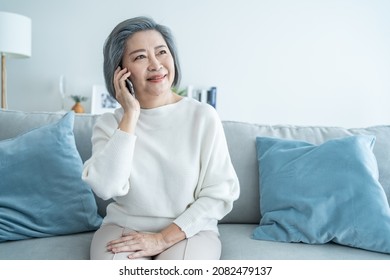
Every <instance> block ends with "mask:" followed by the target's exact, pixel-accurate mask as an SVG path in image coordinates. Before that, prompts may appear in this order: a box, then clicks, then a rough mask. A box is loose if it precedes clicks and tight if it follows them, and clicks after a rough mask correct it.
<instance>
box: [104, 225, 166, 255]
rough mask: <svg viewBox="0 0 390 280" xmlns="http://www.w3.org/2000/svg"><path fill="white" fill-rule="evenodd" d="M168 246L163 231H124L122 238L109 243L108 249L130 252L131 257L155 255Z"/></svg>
mask: <svg viewBox="0 0 390 280" xmlns="http://www.w3.org/2000/svg"><path fill="white" fill-rule="evenodd" d="M168 247H169V246H168V244H166V242H165V240H164V237H163V235H162V234H161V233H145V232H137V231H130V232H127V233H124V234H123V235H122V237H121V238H119V239H116V240H112V241H111V242H109V243H108V244H107V250H108V251H111V252H112V253H120V252H129V253H130V254H129V255H128V258H129V259H137V258H142V257H150V256H155V255H158V254H159V253H161V252H162V251H164V250H165V249H167V248H168Z"/></svg>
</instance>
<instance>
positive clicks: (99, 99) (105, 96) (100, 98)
mask: <svg viewBox="0 0 390 280" xmlns="http://www.w3.org/2000/svg"><path fill="white" fill-rule="evenodd" d="M119 107H120V104H119V103H118V102H117V101H116V100H115V99H114V98H113V97H112V96H111V95H110V94H109V93H108V90H107V89H106V87H105V86H103V85H93V86H92V98H91V114H93V115H100V114H104V113H108V112H111V113H113V112H114V111H115V110H116V109H117V108H119Z"/></svg>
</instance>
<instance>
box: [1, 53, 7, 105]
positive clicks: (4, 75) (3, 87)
mask: <svg viewBox="0 0 390 280" xmlns="http://www.w3.org/2000/svg"><path fill="white" fill-rule="evenodd" d="M6 80H7V73H6V71H5V55H4V54H1V108H2V109H7V92H6V90H7V85H6Z"/></svg>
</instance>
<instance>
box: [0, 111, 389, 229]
mask: <svg viewBox="0 0 390 280" xmlns="http://www.w3.org/2000/svg"><path fill="white" fill-rule="evenodd" d="M62 116H63V113H47V112H19V111H10V110H5V111H4V110H0V141H1V140H3V139H8V138H12V137H15V136H17V135H19V134H21V133H23V132H27V131H29V130H31V129H33V128H37V127H40V126H43V125H45V124H48V123H52V122H55V121H57V120H59V119H60V118H61V117H62ZM98 117H99V116H98V115H89V114H76V116H75V124H74V134H75V140H76V145H77V149H78V151H79V153H80V156H81V158H82V160H83V161H85V160H87V159H88V158H90V156H91V149H92V144H91V136H92V128H93V125H94V124H95V122H96V120H97V118H98ZM223 126H224V129H225V135H226V139H227V143H228V147H229V151H230V155H231V158H232V162H233V165H234V167H235V170H236V172H237V175H238V178H239V181H240V187H241V194H240V197H239V199H238V200H237V201H236V202H235V203H234V207H233V210H232V211H231V212H230V213H229V214H228V215H227V216H226V217H225V218H224V219H223V220H222V221H221V223H253V224H257V223H259V221H260V218H261V216H260V206H259V203H260V202H259V200H260V199H259V173H258V163H257V155H256V146H255V141H256V137H257V136H270V137H279V138H287V139H299V140H303V141H307V142H310V143H313V144H320V143H323V142H324V141H326V140H329V139H332V138H338V137H343V136H348V135H354V134H370V135H375V136H376V137H377V139H376V143H375V146H374V154H375V155H376V158H377V162H378V167H379V181H380V182H381V184H382V186H383V188H384V190H385V192H386V195H387V199H388V201H390V126H373V127H368V128H354V129H345V128H340V127H317V126H291V125H275V126H270V125H260V124H250V123H244V122H234V121H224V122H223ZM96 201H97V204H98V207H99V213H100V214H101V215H103V216H104V215H105V211H106V206H107V204H108V203H109V201H103V200H101V199H100V198H96Z"/></svg>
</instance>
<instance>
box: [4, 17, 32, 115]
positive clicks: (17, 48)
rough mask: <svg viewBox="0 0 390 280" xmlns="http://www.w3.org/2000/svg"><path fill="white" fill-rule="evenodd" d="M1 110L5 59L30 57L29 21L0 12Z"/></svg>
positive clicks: (5, 103) (25, 18) (5, 96)
mask: <svg viewBox="0 0 390 280" xmlns="http://www.w3.org/2000/svg"><path fill="white" fill-rule="evenodd" d="M0 54H1V108H3V109H6V108H7V93H6V89H7V85H6V82H7V81H6V80H7V78H6V77H7V76H6V67H5V57H6V56H7V57H10V58H26V57H30V56H31V19H30V18H28V17H25V16H22V15H18V14H14V13H8V12H0Z"/></svg>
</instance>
